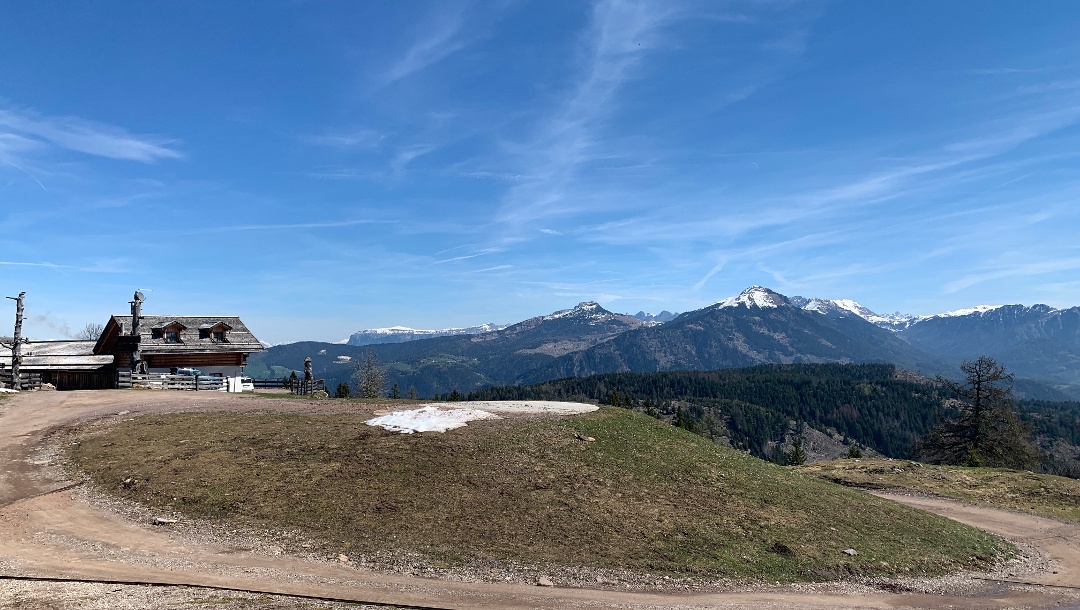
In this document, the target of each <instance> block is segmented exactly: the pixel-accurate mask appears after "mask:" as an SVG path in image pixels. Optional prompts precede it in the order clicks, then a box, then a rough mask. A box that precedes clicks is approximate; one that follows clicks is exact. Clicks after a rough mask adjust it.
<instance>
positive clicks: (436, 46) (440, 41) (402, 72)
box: [382, 4, 472, 84]
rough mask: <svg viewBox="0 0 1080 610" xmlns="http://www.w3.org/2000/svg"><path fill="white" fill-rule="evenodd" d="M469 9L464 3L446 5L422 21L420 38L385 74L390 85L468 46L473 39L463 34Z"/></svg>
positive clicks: (418, 37)
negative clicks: (466, 10) (423, 22)
mask: <svg viewBox="0 0 1080 610" xmlns="http://www.w3.org/2000/svg"><path fill="white" fill-rule="evenodd" d="M466 8H467V5H463V4H458V5H457V6H454V7H447V8H445V9H444V10H443V11H442V12H440V13H439V14H437V15H435V16H434V17H433V18H432V19H430V20H429V21H428V22H426V23H425V24H423V25H422V26H421V29H420V32H419V35H418V36H417V40H416V41H415V42H414V43H413V44H412V46H411V47H409V49H408V50H407V51H405V54H404V55H403V56H402V57H401V58H400V59H398V60H397V61H396V62H394V64H393V65H392V66H390V68H389V69H387V70H386V72H385V73H383V75H382V80H383V83H384V84H390V83H393V82H394V81H397V80H400V79H402V78H405V77H406V76H409V75H410V74H413V73H415V72H419V71H420V70H423V69H424V68H426V67H428V66H430V65H432V64H435V63H438V62H440V61H442V60H443V59H446V58H447V57H449V56H450V55H453V54H454V53H456V52H458V51H460V50H461V49H463V48H465V47H466V46H468V45H469V43H471V42H472V38H471V37H469V36H468V35H465V34H464V33H463V30H464V27H465V21H466V20H465V9H466Z"/></svg>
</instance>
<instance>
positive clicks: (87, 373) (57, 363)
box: [0, 341, 116, 390]
mask: <svg viewBox="0 0 1080 610" xmlns="http://www.w3.org/2000/svg"><path fill="white" fill-rule="evenodd" d="M94 345H95V342H94V341H28V342H26V343H23V348H22V352H23V353H22V362H21V363H20V364H19V372H20V373H21V374H28V375H40V376H41V382H42V383H51V384H52V385H54V386H56V389H58V390H101V389H106V388H111V387H114V385H115V382H116V367H115V366H114V365H113V357H112V356H111V355H108V354H105V355H98V354H95V353H94ZM0 370H4V371H9V372H10V371H11V352H9V351H7V350H4V351H3V352H0Z"/></svg>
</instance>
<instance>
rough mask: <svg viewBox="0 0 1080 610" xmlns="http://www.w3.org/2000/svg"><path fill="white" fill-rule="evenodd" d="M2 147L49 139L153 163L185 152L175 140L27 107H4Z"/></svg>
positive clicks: (70, 146)
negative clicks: (176, 144)
mask: <svg viewBox="0 0 1080 610" xmlns="http://www.w3.org/2000/svg"><path fill="white" fill-rule="evenodd" d="M0 129H4V130H7V133H0V139H2V140H4V141H6V143H7V146H4V145H3V143H0V148H4V149H10V148H11V147H12V144H11V143H12V142H15V146H21V147H24V148H25V147H26V145H27V143H28V142H38V143H40V142H47V143H49V144H52V145H54V146H57V147H59V148H62V149H66V150H70V151H75V152H81V153H85V154H88V155H94V156H98V157H107V158H110V159H122V160H127V161H138V162H141V163H153V162H154V161H157V160H159V159H179V158H181V157H183V154H182V153H181V152H179V151H177V150H175V149H174V148H172V146H173V145H174V144H175V141H173V140H167V139H164V138H161V137H160V136H149V135H138V134H132V133H129V132H127V131H125V130H124V129H121V128H119V127H115V126H112V125H105V124H102V123H96V122H93V121H88V120H85V119H81V118H78V117H71V116H64V117H47V116H42V115H39V114H37V113H35V112H32V111H27V110H14V109H10V108H8V109H0Z"/></svg>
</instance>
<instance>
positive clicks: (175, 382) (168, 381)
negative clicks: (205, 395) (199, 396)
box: [116, 371, 227, 392]
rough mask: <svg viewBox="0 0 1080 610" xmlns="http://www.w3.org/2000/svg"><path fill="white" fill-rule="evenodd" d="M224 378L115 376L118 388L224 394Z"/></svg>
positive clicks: (125, 373)
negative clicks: (201, 391)
mask: <svg viewBox="0 0 1080 610" xmlns="http://www.w3.org/2000/svg"><path fill="white" fill-rule="evenodd" d="M226 383H227V382H226V378H225V377H215V376H211V375H170V374H168V373H131V372H128V371H120V372H118V373H117V375H116V387H118V388H153V389H158V390H193V391H200V390H203V391H211V392H224V391H225V390H226V389H227V385H226Z"/></svg>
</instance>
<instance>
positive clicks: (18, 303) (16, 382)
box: [8, 292, 26, 390]
mask: <svg viewBox="0 0 1080 610" xmlns="http://www.w3.org/2000/svg"><path fill="white" fill-rule="evenodd" d="M24 297H26V293H25V292H20V293H19V296H17V297H8V298H9V299H11V300H13V301H15V342H14V343H13V344H12V346H11V389H13V390H21V389H22V380H21V379H19V363H20V362H22V344H23V338H22V323H23V298H24Z"/></svg>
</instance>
